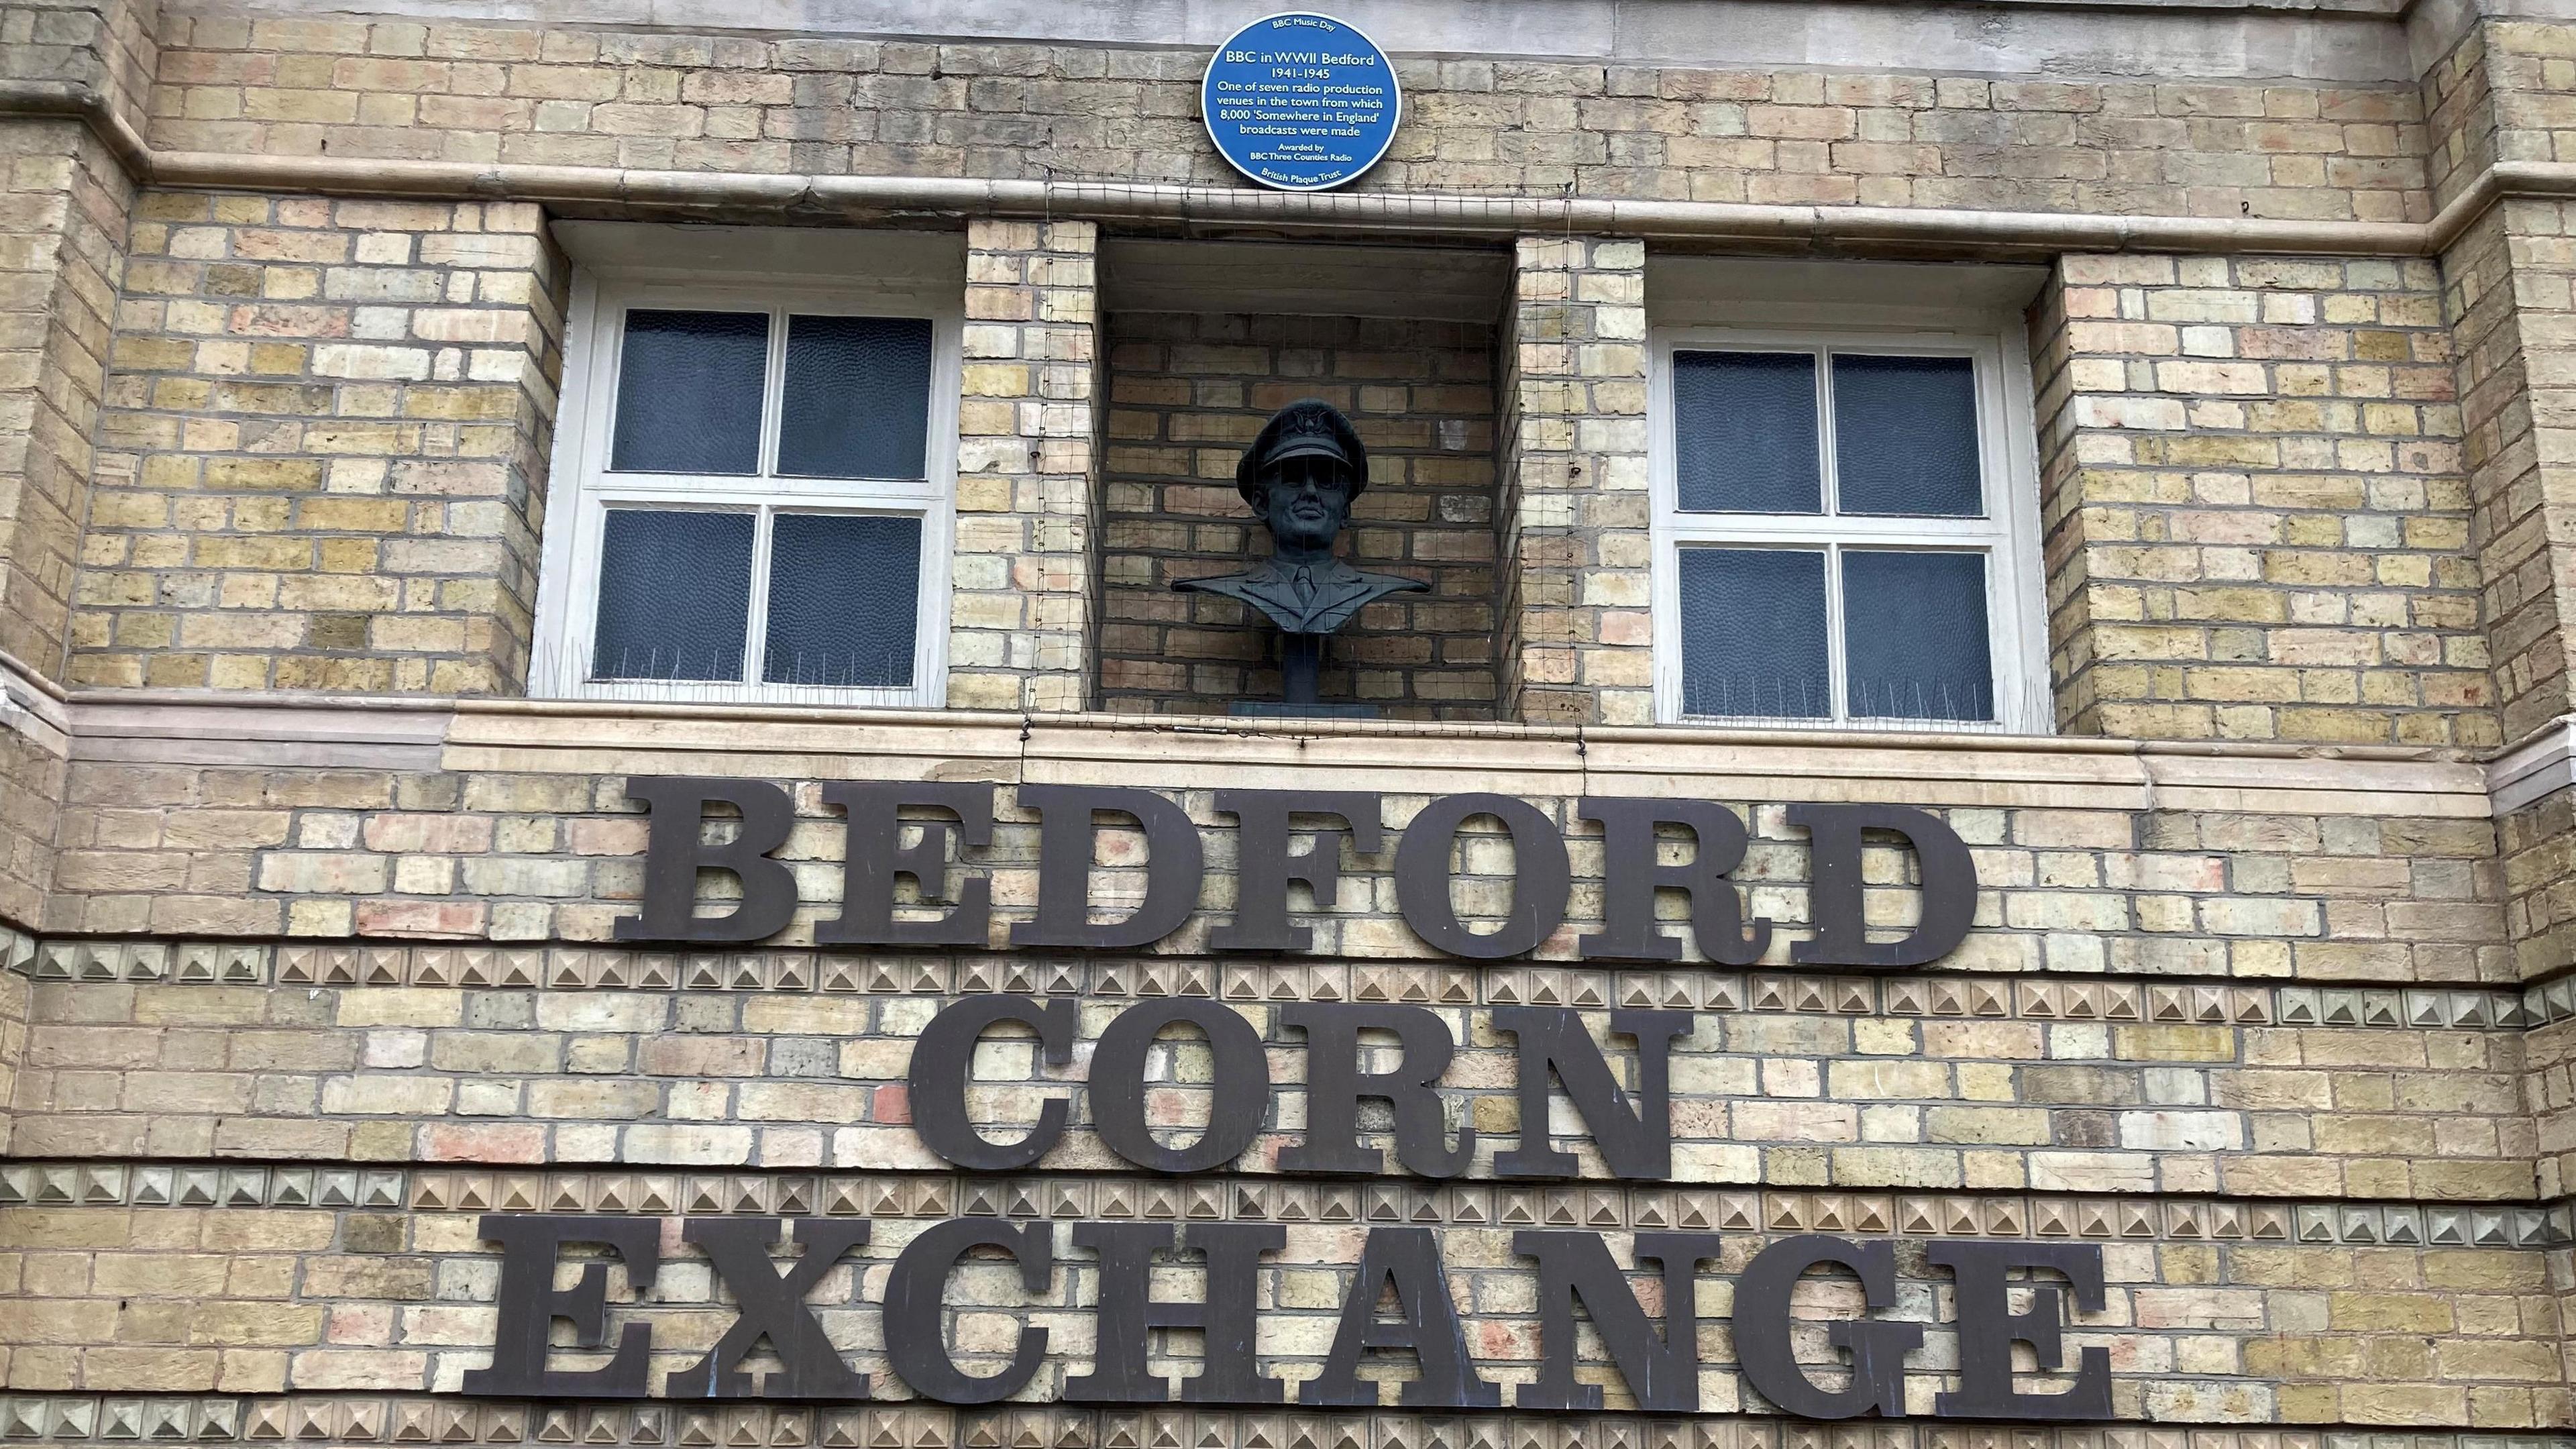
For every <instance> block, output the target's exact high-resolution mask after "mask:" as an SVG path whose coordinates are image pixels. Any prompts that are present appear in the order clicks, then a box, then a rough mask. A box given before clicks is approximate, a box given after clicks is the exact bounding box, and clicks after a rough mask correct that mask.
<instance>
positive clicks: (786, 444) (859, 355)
mask: <svg viewBox="0 0 2576 1449" xmlns="http://www.w3.org/2000/svg"><path fill="white" fill-rule="evenodd" d="M781 406H782V408H783V409H784V416H783V417H781V419H780V420H779V425H778V471H779V472H781V473H789V474H795V475H797V476H800V477H808V478H919V477H922V476H924V468H923V465H922V454H923V450H924V447H925V445H926V444H927V443H928V441H929V435H930V323H929V322H927V321H925V320H923V319H922V318H919V317H790V318H788V319H787V391H786V396H785V398H784V399H783V400H782V402H781Z"/></svg>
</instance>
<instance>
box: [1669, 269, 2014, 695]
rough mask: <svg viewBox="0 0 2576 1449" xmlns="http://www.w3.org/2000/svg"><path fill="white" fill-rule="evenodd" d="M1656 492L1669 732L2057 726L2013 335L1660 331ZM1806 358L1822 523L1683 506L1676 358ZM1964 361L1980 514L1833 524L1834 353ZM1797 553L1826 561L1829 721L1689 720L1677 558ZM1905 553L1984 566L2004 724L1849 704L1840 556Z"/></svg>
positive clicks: (2001, 331)
mask: <svg viewBox="0 0 2576 1449" xmlns="http://www.w3.org/2000/svg"><path fill="white" fill-rule="evenodd" d="M2014 320H2015V322H2016V323H2017V321H2018V319H2014ZM1651 343H1652V348H1653V354H1652V356H1653V372H1652V376H1651V378H1650V379H1649V381H1650V384H1651V385H1650V387H1649V389H1648V398H1647V410H1648V423H1649V437H1648V445H1647V446H1648V464H1649V474H1648V482H1649V487H1650V488H1651V490H1652V493H1653V512H1654V519H1653V528H1652V547H1653V554H1654V568H1653V604H1652V608H1653V615H1654V619H1653V624H1654V650H1655V661H1654V684H1655V718H1656V719H1657V720H1658V721H1659V722H1662V723H1666V724H1683V723H1688V724H1721V725H1722V724H1726V723H1730V722H1743V723H1749V724H1759V725H1763V726H1780V727H1786V728H1803V729H1819V730H1849V729H1906V730H1915V729H1922V730H1941V731H1964V732H1969V733H1988V734H2047V733H2049V732H2050V731H2051V728H2052V726H2053V724H2054V715H2053V702H2052V700H2051V698H2050V695H2049V686H2048V621H2047V600H2046V593H2047V589H2046V579H2045V577H2044V574H2043V567H2042V561H2041V538H2040V525H2039V461H2038V448H2037V434H2036V430H2035V429H2036V425H2035V424H2034V422H2033V420H2032V410H2031V398H2030V363H2029V356H2028V352H2027V349H2026V346H2025V344H2024V343H2023V341H2022V339H2021V334H2020V329H2019V327H2018V326H2017V325H2002V326H1999V327H1998V328H1997V330H1995V331H1991V332H1988V331H1961V330H1890V329H1885V328H1872V327H1862V326H1830V327H1801V328H1796V329H1794V330H1791V329H1781V328H1751V327H1727V326H1694V327H1666V328H1659V329H1656V330H1655V331H1654V332H1653V333H1652V334H1651ZM1677 352H1804V353H1807V354H1809V355H1811V356H1813V357H1815V359H1816V373H1817V410H1816V411H1817V420H1816V426H1817V439H1816V447H1817V457H1818V466H1819V470H1820V481H1821V486H1822V488H1823V505H1824V508H1825V509H1826V511H1825V512H1823V513H1814V514H1799V513H1697V512H1684V511H1683V510H1682V508H1681V501H1680V487H1679V481H1678V477H1677V472H1676V458H1677V454H1678V443H1677V439H1676V436H1675V421H1676V417H1675V413H1674V408H1673V354H1675V353H1677ZM1834 352H1845V353H1878V354H1882V355H1896V356H1908V357H1935V356H1946V357H1966V358H1968V359H1970V360H1971V362H1972V364H1973V365H1974V368H1975V376H1976V409H1977V433H1978V462H1979V468H1980V472H1981V475H1982V476H1981V478H1980V483H1981V485H1982V488H1983V492H1984V502H1985V516H1983V517H1979V518H1938V517H1920V516H1916V517H1874V516H1868V515H1848V514H1846V515H1837V514H1835V513H1833V512H1832V511H1831V510H1832V508H1833V507H1834V501H1835V483H1836V480H1835V459H1834V434H1833V428H1834V419H1833V410H1832V407H1831V405H1830V399H1831V381H1830V367H1829V364H1828V361H1827V358H1828V356H1829V354H1831V353H1834ZM1693 546H1707V547H1732V548H1790V549H1796V550H1799V551H1803V552H1810V553H1813V552H1822V553H1824V554H1825V556H1826V559H1825V631H1826V636H1825V637H1826V658H1827V661H1828V668H1829V669H1830V671H1831V687H1832V691H1833V714H1832V715H1831V716H1830V717H1824V718H1813V719H1780V718H1775V717H1770V716H1759V717H1754V716H1729V715H1691V714H1685V713H1683V711H1682V679H1683V669H1682V637H1681V632H1682V631H1681V550H1682V549H1684V548H1686V547H1693ZM1889 546H1894V547H1901V548H1904V549H1906V550H1909V551H1913V552H1934V551H1958V552H1975V553H1982V554H1984V555H1985V556H1986V560H1987V563H1986V627H1987V630H1988V639H1987V656H1988V659H1989V661H1990V662H1991V664H1992V667H1993V669H1994V699H1995V718H1994V719H1992V720H1986V721H1977V720H1956V721H1949V720H1920V719H1910V718H1909V719H1902V720H1899V719H1893V718H1881V717H1878V716H1871V715H1860V716H1854V715H1852V714H1850V713H1849V712H1848V710H1847V708H1846V700H1845V698H1844V671H1845V665H1846V659H1845V653H1846V651H1845V649H1844V646H1843V599H1842V551H1843V549H1845V548H1861V549H1866V548H1872V547H1889Z"/></svg>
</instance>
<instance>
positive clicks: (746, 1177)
mask: <svg viewBox="0 0 2576 1449" xmlns="http://www.w3.org/2000/svg"><path fill="white" fill-rule="evenodd" d="M0 1207H39V1208H52V1207H179V1208H211V1207H227V1208H252V1207H278V1208H294V1209H308V1208H327V1209H349V1210H357V1211H367V1210H381V1209H398V1208H404V1207H408V1208H410V1209H411V1210H412V1211H415V1212H457V1213H484V1212H548V1213H636V1214H641V1215H645V1216H669V1215H673V1214H686V1215H688V1216H692V1217H708V1216H718V1215H737V1214H738V1215H748V1216H758V1217H768V1216H782V1215H783V1216H789V1217H802V1216H808V1215H814V1214H821V1215H826V1216H835V1217H850V1216H859V1217H867V1218H872V1219H873V1218H951V1217H1004V1218H1060V1219H1067V1220H1073V1219H1086V1218H1099V1219H1106V1220H1111V1221H1118V1220H1142V1221H1149V1222H1150V1221H1163V1222H1229V1221H1230V1222H1282V1223H1351V1224H1360V1225H1367V1224H1376V1223H1419V1224H1428V1225H1451V1226H1458V1227H1505V1228H1518V1227H1568V1228H1595V1229H1600V1230H1604V1231H1616V1230H1619V1229H1625V1228H1640V1229H1647V1230H1654V1229H1666V1228H1673V1229H1680V1230H1683V1231H1690V1232H1698V1231H1714V1232H1742V1233H1750V1232H1773V1233H1809V1232H1812V1233H1843V1234H1858V1235H1864V1236H1865V1235H1873V1234H1878V1235H1892V1236H1898V1237H1943V1238H1957V1237H1992V1238H2082V1239H2094V1240H2101V1241H2114V1240H2118V1239H2142V1240H2155V1241H2182V1242H2246V1243H2292V1242H2295V1243H2303V1244H2315V1245H2327V1244H2336V1245H2345V1246H2359V1247H2367V1246H2375V1245H2381V1244H2386V1245H2390V1246H2397V1247H2436V1248H2517V1249H2530V1248H2549V1247H2560V1246H2564V1245H2566V1244H2568V1243H2570V1242H2576V1211H2571V1209H2570V1207H2569V1206H2568V1205H2566V1204H2560V1205H2558V1206H2555V1207H2515V1206H2507V1205H2497V1206H2481V1207H2470V1206H2423V1205H2419V1204H2413V1203H2361V1202H2310V1203H2299V1202H2266V1201H2246V1200H2242V1199H2224V1198H2152V1197H2134V1196H2132V1197H2118V1198H2097V1197H2066V1196H2056V1195H2046V1194H2042V1195H2022V1194H2013V1195H2008V1196H1993V1195H1980V1196H1965V1195H1943V1196H1932V1195H1899V1194H1890V1193H1854V1192H1797V1191H1787V1192H1779V1191H1773V1192H1754V1191H1745V1192H1723V1191H1711V1190H1694V1189H1651V1188H1650V1189H1639V1188H1626V1189H1623V1188H1618V1187H1609V1186H1582V1185H1571V1186H1565V1187H1528V1188H1519V1187H1501V1186H1495V1185H1491V1184H1482V1183H1458V1184H1449V1185H1444V1186H1441V1187H1437V1188H1433V1187H1426V1186H1419V1185H1414V1184H1407V1183H1366V1184H1362V1183H1313V1182H1276V1181H1269V1180H1265V1179H1259V1178H1249V1177H1247V1178H1221V1177H1200V1178H1189V1179H1153V1178H1100V1177H1074V1176H1066V1175H1062V1174H1054V1175H1049V1176H1044V1177H1027V1178H974V1177H951V1176H945V1175H929V1174H879V1175H869V1176H853V1175H843V1174H831V1175H817V1174H811V1173H735V1174H723V1175H704V1174H698V1175H692V1174H686V1173H666V1172H634V1171H608V1172H568V1173H567V1172H551V1173H540V1172H450V1171H439V1170H430V1169H410V1170H401V1169H376V1168H305V1167H274V1168H271V1167H242V1166H236V1165H232V1164H227V1163H176V1164H173V1163H90V1162H19V1163H11V1164H9V1165H7V1166H5V1167H0Z"/></svg>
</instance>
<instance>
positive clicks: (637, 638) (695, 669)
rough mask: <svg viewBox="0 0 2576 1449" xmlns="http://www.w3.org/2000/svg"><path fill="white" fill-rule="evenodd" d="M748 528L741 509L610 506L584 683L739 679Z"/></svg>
mask: <svg viewBox="0 0 2576 1449" xmlns="http://www.w3.org/2000/svg"><path fill="white" fill-rule="evenodd" d="M753 522H754V520H753V518H752V516H751V515H750V514H748V513H682V512H679V511H677V510H674V509H665V508H612V509H610V510H608V528H607V532H606V535H605V537H604V538H603V539H602V541H601V543H600V550H599V628H598V631H597V633H596V634H595V635H594V636H593V638H592V643H591V656H590V659H591V663H590V677H591V678H593V679H740V678H742V651H743V642H744V640H743V634H744V629H745V627H746V626H747V625H748V624H749V623H750V622H751V530H752V524H753Z"/></svg>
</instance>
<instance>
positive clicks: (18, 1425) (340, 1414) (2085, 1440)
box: [0, 1394, 2576, 1449]
mask: <svg viewBox="0 0 2576 1449" xmlns="http://www.w3.org/2000/svg"><path fill="white" fill-rule="evenodd" d="M0 1435H5V1436H7V1437H9V1438H11V1439H35V1440H53V1441H69V1442H86V1441H90V1440H107V1441H128V1442H131V1441H144V1442H151V1443H171V1442H174V1441H194V1442H202V1443H233V1442H243V1441H247V1442H251V1443H278V1442H305V1443H311V1442H314V1441H318V1440H328V1441H331V1442H333V1443H342V1444H474V1445H517V1444H615V1445H651V1446H664V1445H668V1446H676V1449H808V1446H816V1449H2567V1446H2568V1445H2569V1444H2571V1443H2576V1440H2569V1439H2565V1438H2559V1437H2555V1436H2551V1435H2545V1434H2449V1433H2440V1432H2420V1433H2407V1432H2381V1433H2367V1432H2355V1431H2351V1430H2344V1431H2334V1432H2327V1431H2317V1430H2306V1429H2233V1428H2210V1427H2205V1426H2204V1427H2194V1428H2190V1429H2182V1428H2126V1427H2103V1428H2095V1427H2090V1426H2082V1425H2027V1424H2016V1425H2009V1426H2006V1425H1973V1424H1957V1423H1935V1424H1915V1423H1884V1422H1871V1421H1861V1422H1859V1423H1856V1424H1836V1425H1831V1426H1828V1425H1822V1424H1806V1423H1798V1422H1794V1421H1792V1422H1786V1423H1783V1422H1777V1421H1766V1420H1761V1419H1731V1418H1727V1417H1725V1416H1721V1415H1713V1414H1712V1415H1706V1416H1703V1417H1700V1418H1696V1419H1691V1420H1687V1421H1673V1420H1651V1419H1650V1420H1621V1419H1595V1420H1582V1419H1567V1418H1562V1417H1540V1416H1527V1417H1515V1416H1508V1415H1487V1416H1479V1417H1475V1418H1469V1419H1444V1418H1437V1417H1427V1416H1417V1415H1412V1414H1382V1413H1367V1412H1358V1413H1354V1412H1348V1411H1345V1412H1342V1413H1338V1414H1334V1415H1332V1416H1330V1417H1326V1416H1323V1415H1317V1414H1269V1415H1263V1414H1228V1413H1222V1412H1212V1411H1205V1410H1198V1411H1191V1410H1180V1409H1161V1410H1152V1411H1146V1412H1138V1413H1117V1412H1100V1411H1090V1410H1083V1409H1079V1408H1072V1407H1066V1406H1054V1407H1049V1408H1044V1409H1037V1408H1023V1409H941V1408H934V1407H929V1406H924V1405H889V1406H886V1407H883V1408H869V1409H863V1408H838V1409H835V1408H801V1407H771V1406H768V1405H759V1404H737V1405H727V1406H724V1407H720V1408H689V1407H682V1406H679V1405H673V1404H582V1403H494V1402H474V1401H459V1400H455V1399H429V1398H398V1397H386V1396H382V1395H369V1396H364V1397H350V1396H345V1395H316V1394H306V1395H296V1396H292V1397H276V1398H252V1397H242V1396H235V1395H222V1396H217V1397H178V1396H155V1397H149V1398H145V1397H117V1398H102V1397H100V1396H97V1395H0Z"/></svg>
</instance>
